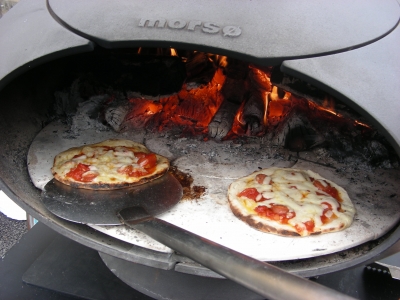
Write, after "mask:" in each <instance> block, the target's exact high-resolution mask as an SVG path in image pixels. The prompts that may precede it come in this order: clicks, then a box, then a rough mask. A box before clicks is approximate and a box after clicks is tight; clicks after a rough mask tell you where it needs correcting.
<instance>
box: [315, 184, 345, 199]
mask: <svg viewBox="0 0 400 300" xmlns="http://www.w3.org/2000/svg"><path fill="white" fill-rule="evenodd" d="M322 181H323V182H324V183H325V184H323V183H322V182H321V181H320V180H314V181H313V185H314V186H315V187H316V188H317V189H319V190H320V191H323V192H325V193H327V194H328V195H330V196H332V197H333V198H335V199H336V200H337V201H339V202H342V201H343V200H342V198H340V195H339V191H338V190H337V189H336V188H335V187H333V186H331V185H330V184H329V182H327V181H326V180H322Z"/></svg>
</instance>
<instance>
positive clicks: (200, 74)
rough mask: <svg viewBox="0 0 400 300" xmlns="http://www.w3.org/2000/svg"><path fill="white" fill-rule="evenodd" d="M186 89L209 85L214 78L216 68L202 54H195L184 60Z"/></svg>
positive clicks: (205, 55) (206, 56)
mask: <svg viewBox="0 0 400 300" xmlns="http://www.w3.org/2000/svg"><path fill="white" fill-rule="evenodd" d="M185 67H186V81H185V83H186V88H187V89H193V88H199V87H201V86H202V85H207V84H208V83H210V81H211V80H212V78H213V77H214V74H215V71H216V67H215V65H214V64H213V62H212V61H211V60H210V59H209V57H208V55H207V54H205V53H203V52H195V53H193V55H191V56H189V57H188V59H187V60H186V64H185Z"/></svg>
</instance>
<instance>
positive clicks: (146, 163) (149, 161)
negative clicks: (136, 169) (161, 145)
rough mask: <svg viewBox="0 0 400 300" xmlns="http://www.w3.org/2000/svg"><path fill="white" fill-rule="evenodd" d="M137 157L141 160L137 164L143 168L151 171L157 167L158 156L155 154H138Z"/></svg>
mask: <svg viewBox="0 0 400 300" xmlns="http://www.w3.org/2000/svg"><path fill="white" fill-rule="evenodd" d="M135 156H136V157H137V158H138V159H139V160H138V162H137V163H138V165H139V166H141V167H142V168H145V169H150V168H154V167H155V166H156V165H157V156H156V155H155V154H154V153H143V152H136V153H135Z"/></svg>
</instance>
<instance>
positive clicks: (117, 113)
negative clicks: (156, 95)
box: [105, 98, 162, 132]
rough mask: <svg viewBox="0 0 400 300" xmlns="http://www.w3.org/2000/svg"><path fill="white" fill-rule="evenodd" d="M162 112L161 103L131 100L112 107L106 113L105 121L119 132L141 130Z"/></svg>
mask: <svg viewBox="0 0 400 300" xmlns="http://www.w3.org/2000/svg"><path fill="white" fill-rule="evenodd" d="M161 110H162V105H161V104H160V103H159V102H153V101H150V100H146V99H137V98H136V99H130V100H129V102H128V103H122V104H121V103H118V104H117V105H115V106H110V107H109V108H108V109H107V110H106V112H105V119H106V121H107V122H108V124H110V125H111V127H112V128H113V129H114V130H115V131H117V132H121V131H127V130H130V129H140V128H144V127H145V126H146V124H147V123H148V122H149V120H151V119H152V118H153V117H154V115H155V114H157V113H159V112H160V111H161Z"/></svg>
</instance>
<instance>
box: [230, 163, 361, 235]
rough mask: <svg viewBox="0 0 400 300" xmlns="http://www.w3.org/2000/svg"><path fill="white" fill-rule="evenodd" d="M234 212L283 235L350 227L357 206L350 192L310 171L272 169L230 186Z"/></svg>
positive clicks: (255, 224) (259, 228)
mask: <svg viewBox="0 0 400 300" xmlns="http://www.w3.org/2000/svg"><path fill="white" fill-rule="evenodd" d="M228 199H229V204H230V207H231V209H232V212H233V213H234V214H235V215H236V216H237V217H238V218H240V219H241V220H243V221H244V222H246V223H247V224H249V225H250V226H252V227H254V228H256V229H258V230H261V231H264V232H270V233H273V234H278V235H282V236H308V235H312V234H320V233H327V232H334V231H339V230H343V229H345V228H347V227H349V226H350V225H351V224H352V222H353V218H354V215H355V212H356V211H355V208H354V205H353V203H352V202H351V200H350V198H349V196H348V194H347V192H346V191H345V190H344V189H343V188H342V187H340V186H338V185H337V184H335V183H334V182H332V181H330V180H327V179H325V178H323V177H321V176H320V175H318V174H317V173H314V172H312V171H310V170H298V169H290V168H268V169H264V170H260V171H257V172H254V173H253V174H251V175H249V176H246V177H243V178H240V179H238V180H236V181H235V182H233V183H232V184H231V185H230V186H229V190H228Z"/></svg>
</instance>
